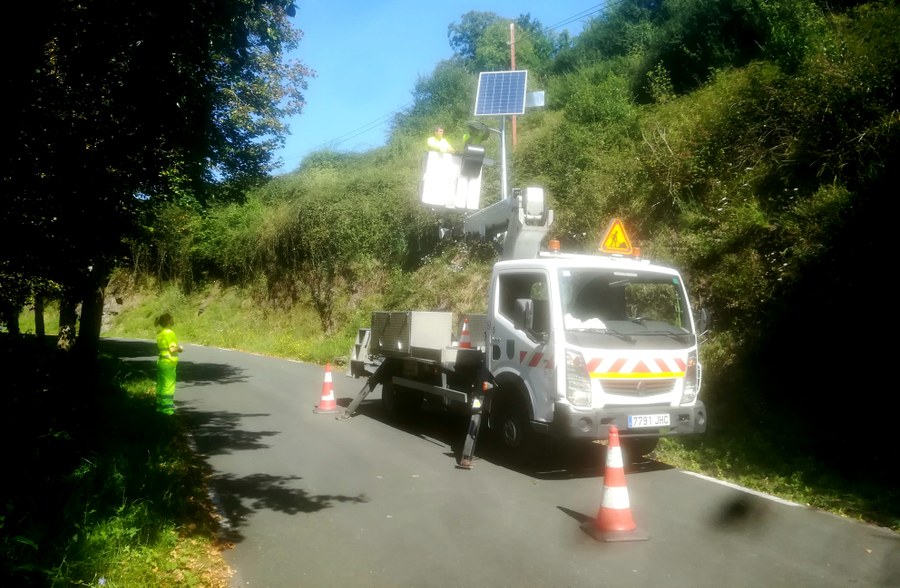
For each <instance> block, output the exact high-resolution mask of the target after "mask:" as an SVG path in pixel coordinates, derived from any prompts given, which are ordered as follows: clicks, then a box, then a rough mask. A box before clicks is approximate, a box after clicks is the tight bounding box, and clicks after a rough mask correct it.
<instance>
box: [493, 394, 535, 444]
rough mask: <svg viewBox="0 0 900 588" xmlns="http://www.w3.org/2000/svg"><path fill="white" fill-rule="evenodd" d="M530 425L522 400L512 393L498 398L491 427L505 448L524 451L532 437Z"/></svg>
mask: <svg viewBox="0 0 900 588" xmlns="http://www.w3.org/2000/svg"><path fill="white" fill-rule="evenodd" d="M528 427H529V424H528V411H527V409H526V408H525V406H523V405H522V403H521V402H518V401H517V399H516V398H515V397H514V396H513V395H511V394H507V395H504V396H501V397H499V398H497V401H496V403H495V405H494V406H493V408H492V409H491V415H490V428H491V431H492V432H493V434H494V437H495V438H496V439H497V440H498V441H499V442H500V444H501V445H502V446H503V447H504V448H506V449H508V450H511V451H513V452H516V453H521V452H524V451H525V450H526V446H527V445H528V442H529V437H530V431H529V428H528Z"/></svg>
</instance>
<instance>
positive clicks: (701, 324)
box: [697, 308, 710, 337]
mask: <svg viewBox="0 0 900 588" xmlns="http://www.w3.org/2000/svg"><path fill="white" fill-rule="evenodd" d="M697 315H698V316H697V336H698V337H702V336H703V335H705V334H706V332H707V331H708V330H709V323H710V316H709V311H708V310H707V309H705V308H700V309H698V311H697Z"/></svg>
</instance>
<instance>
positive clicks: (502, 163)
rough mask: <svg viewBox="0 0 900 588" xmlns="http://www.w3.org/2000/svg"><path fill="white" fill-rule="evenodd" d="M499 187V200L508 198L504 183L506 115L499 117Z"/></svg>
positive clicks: (507, 190)
mask: <svg viewBox="0 0 900 588" xmlns="http://www.w3.org/2000/svg"><path fill="white" fill-rule="evenodd" d="M500 189H501V190H502V191H503V195H502V196H503V197H502V198H501V200H506V199H507V198H509V189H508V188H507V184H506V117H505V116H501V117H500Z"/></svg>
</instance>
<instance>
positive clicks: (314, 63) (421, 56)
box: [274, 0, 603, 174]
mask: <svg viewBox="0 0 900 588" xmlns="http://www.w3.org/2000/svg"><path fill="white" fill-rule="evenodd" d="M296 4H297V6H298V11H297V15H296V16H295V17H294V18H293V19H292V21H293V24H294V26H295V27H296V28H298V29H300V30H301V31H303V39H302V40H301V41H300V45H299V47H298V48H297V50H296V51H295V52H293V53H292V54H291V57H296V58H298V59H300V60H301V61H302V62H303V63H304V64H306V65H307V66H308V67H310V68H312V69H314V70H316V73H317V77H315V78H313V79H311V80H310V81H309V88H308V89H307V90H306V92H305V96H306V102H307V104H306V108H305V109H304V111H303V114H301V115H299V116H296V117H293V118H291V119H289V120H288V121H287V123H288V125H289V127H290V132H291V134H290V135H289V136H288V137H287V142H286V144H285V147H284V149H282V150H279V151H278V152H277V153H276V156H277V157H278V158H280V159H281V162H282V165H281V167H280V168H279V169H277V170H275V172H274V173H275V174H282V173H287V172H289V171H291V170H294V169H296V167H297V166H298V165H299V164H300V162H301V161H302V160H303V158H304V157H305V156H306V155H308V154H309V153H311V152H313V151H316V150H319V149H324V148H331V149H335V150H338V151H365V150H368V149H373V148H375V147H380V146H381V145H384V142H385V139H386V136H387V131H388V125H389V123H390V119H391V115H392V114H393V113H394V112H396V111H397V110H400V109H402V108H404V107H405V106H407V105H409V104H410V102H411V101H412V90H413V88H414V87H415V84H416V81H417V80H418V79H419V77H420V76H427V75H429V74H430V73H431V72H432V71H433V70H434V67H435V65H437V63H438V62H439V61H441V60H443V59H448V58H450V57H451V56H452V54H453V52H452V51H451V49H450V43H449V42H448V40H447V27H448V26H449V25H450V24H451V23H453V22H459V20H460V18H461V17H462V15H463V14H465V13H466V12H469V11H471V10H477V11H480V12H494V13H496V14H498V15H500V16H501V17H504V18H516V17H518V16H519V15H520V14H530V15H531V17H532V18H533V19H536V20H538V21H539V22H540V23H541V24H542V25H543V26H544V27H547V28H552V29H553V30H554V31H562V30H568V31H569V33H570V34H571V35H572V36H575V35H577V34H578V33H580V32H581V29H582V26H583V24H584V22H585V21H586V20H587V19H588V18H590V16H591V15H596V13H597V11H599V10H600V9H601V8H602V7H603V4H599V3H597V1H596V0H580V1H570V0H556V1H552V0H516V1H512V0H481V1H479V2H473V3H466V2H459V1H457V0H445V1H443V2H422V1H421V0H370V1H368V2H356V1H354V2H350V1H346V0H344V1H342V0H330V1H326V0H298V1H297V2H296Z"/></svg>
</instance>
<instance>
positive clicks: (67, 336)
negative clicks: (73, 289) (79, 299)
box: [56, 292, 78, 351]
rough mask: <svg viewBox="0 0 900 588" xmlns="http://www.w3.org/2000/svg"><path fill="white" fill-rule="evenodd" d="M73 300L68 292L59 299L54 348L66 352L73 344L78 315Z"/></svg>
mask: <svg viewBox="0 0 900 588" xmlns="http://www.w3.org/2000/svg"><path fill="white" fill-rule="evenodd" d="M75 306H76V303H75V299H74V297H73V296H72V295H71V293H70V292H64V293H63V295H62V296H61V297H60V299H59V339H58V340H57V342H56V346H57V347H58V348H59V349H62V350H63V351H68V350H70V349H71V348H72V346H73V345H74V344H75V332H76V331H75V324H76V322H77V321H78V313H77V312H75Z"/></svg>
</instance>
